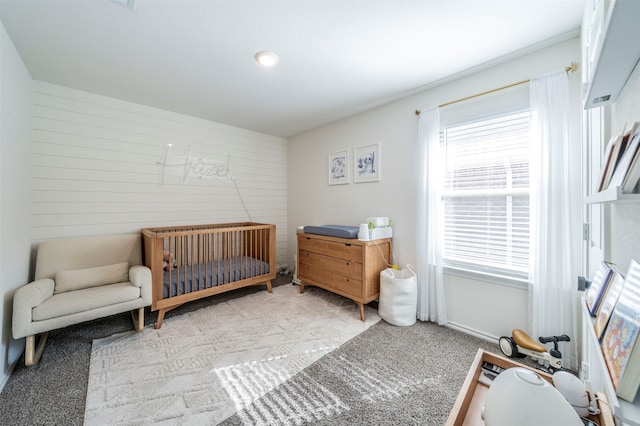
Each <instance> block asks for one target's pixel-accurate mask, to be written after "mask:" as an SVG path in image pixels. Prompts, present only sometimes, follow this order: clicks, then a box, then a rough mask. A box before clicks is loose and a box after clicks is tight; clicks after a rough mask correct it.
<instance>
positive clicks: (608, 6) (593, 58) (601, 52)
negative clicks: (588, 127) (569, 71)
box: [584, 0, 640, 109]
mask: <svg viewBox="0 0 640 426" xmlns="http://www.w3.org/2000/svg"><path fill="white" fill-rule="evenodd" d="M594 3H595V4H596V6H595V9H594V11H593V15H592V23H591V26H590V31H589V35H588V40H587V55H588V58H587V60H588V62H587V64H586V66H587V70H588V80H589V83H588V86H587V90H586V93H585V97H584V108H585V109H588V108H593V107H599V106H603V105H607V104H611V103H613V102H615V101H616V99H617V98H618V95H619V94H620V91H621V90H622V88H623V87H624V85H625V83H626V82H627V79H628V78H629V75H630V74H631V72H632V71H633V69H634V67H635V66H636V63H637V62H638V58H640V31H638V30H637V27H638V22H640V2H639V1H637V0H611V1H605V0H596V1H594Z"/></svg>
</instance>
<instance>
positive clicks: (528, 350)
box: [498, 329, 571, 370]
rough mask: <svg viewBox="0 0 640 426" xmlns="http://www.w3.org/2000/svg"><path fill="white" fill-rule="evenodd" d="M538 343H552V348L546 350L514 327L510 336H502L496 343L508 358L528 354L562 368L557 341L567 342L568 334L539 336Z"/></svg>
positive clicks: (554, 367)
mask: <svg viewBox="0 0 640 426" xmlns="http://www.w3.org/2000/svg"><path fill="white" fill-rule="evenodd" d="M539 340H540V343H553V349H551V350H550V351H547V348H546V347H544V346H543V345H541V344H540V343H538V342H536V341H534V340H533V339H532V338H531V337H529V335H528V334H527V333H525V332H524V331H522V330H519V329H515V330H513V331H512V332H511V337H508V336H502V337H501V338H500V340H499V341H498V343H499V344H500V350H501V351H502V353H503V354H505V355H506V356H508V357H509V358H524V357H525V356H527V355H528V356H530V357H531V358H535V359H538V360H542V361H546V362H548V363H549V367H550V368H551V369H555V370H560V369H562V353H560V351H559V350H558V342H569V341H570V340H571V339H569V336H567V335H566V334H563V335H562V336H550V337H540V338H539Z"/></svg>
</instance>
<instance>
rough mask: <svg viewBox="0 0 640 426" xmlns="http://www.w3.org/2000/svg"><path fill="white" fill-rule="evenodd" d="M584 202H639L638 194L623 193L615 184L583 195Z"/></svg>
mask: <svg viewBox="0 0 640 426" xmlns="http://www.w3.org/2000/svg"><path fill="white" fill-rule="evenodd" d="M584 203H585V204H598V203H640V194H625V193H623V192H622V190H621V188H620V187H619V186H615V187H613V188H607V189H605V190H604V191H600V192H596V193H595V194H591V195H589V196H588V197H585V199H584Z"/></svg>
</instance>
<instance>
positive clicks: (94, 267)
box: [12, 234, 151, 366]
mask: <svg viewBox="0 0 640 426" xmlns="http://www.w3.org/2000/svg"><path fill="white" fill-rule="evenodd" d="M150 305H151V270H150V269H149V268H147V267H146V266H143V265H142V247H141V242H140V236H139V235H137V234H136V235H133V234H126V235H109V236H99V237H85V238H67V239H57V240H47V241H43V242H42V243H40V245H39V246H38V248H37V252H36V267H35V274H34V281H33V282H31V283H29V284H27V285H25V286H23V287H20V288H19V289H18V290H17V291H16V293H15V295H14V297H13V323H12V331H13V338H14V339H20V338H22V337H26V347H25V357H24V358H25V364H26V365H28V366H30V365H33V364H35V363H37V362H38V361H39V360H40V357H41V356H42V352H43V350H44V345H45V343H46V340H47V336H48V332H49V331H50V330H54V329H58V328H62V327H66V326H68V325H71V324H77V323H80V322H84V321H89V320H92V319H96V318H102V317H106V316H110V315H114V314H118V313H121V312H126V311H131V314H132V319H133V324H134V328H135V330H136V331H141V330H142V329H143V328H144V308H145V306H150ZM37 335H41V336H40V339H39V342H38V344H37V348H36V336H37Z"/></svg>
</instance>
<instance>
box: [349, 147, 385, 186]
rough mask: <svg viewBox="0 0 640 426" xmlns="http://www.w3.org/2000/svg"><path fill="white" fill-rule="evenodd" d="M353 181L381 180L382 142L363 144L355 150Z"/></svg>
mask: <svg viewBox="0 0 640 426" xmlns="http://www.w3.org/2000/svg"><path fill="white" fill-rule="evenodd" d="M354 153H355V155H354V157H355V161H354V170H353V181H354V182H355V183H360V182H375V181H379V180H380V144H379V143H375V144H373V145H367V146H361V147H360V148H355V150H354Z"/></svg>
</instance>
